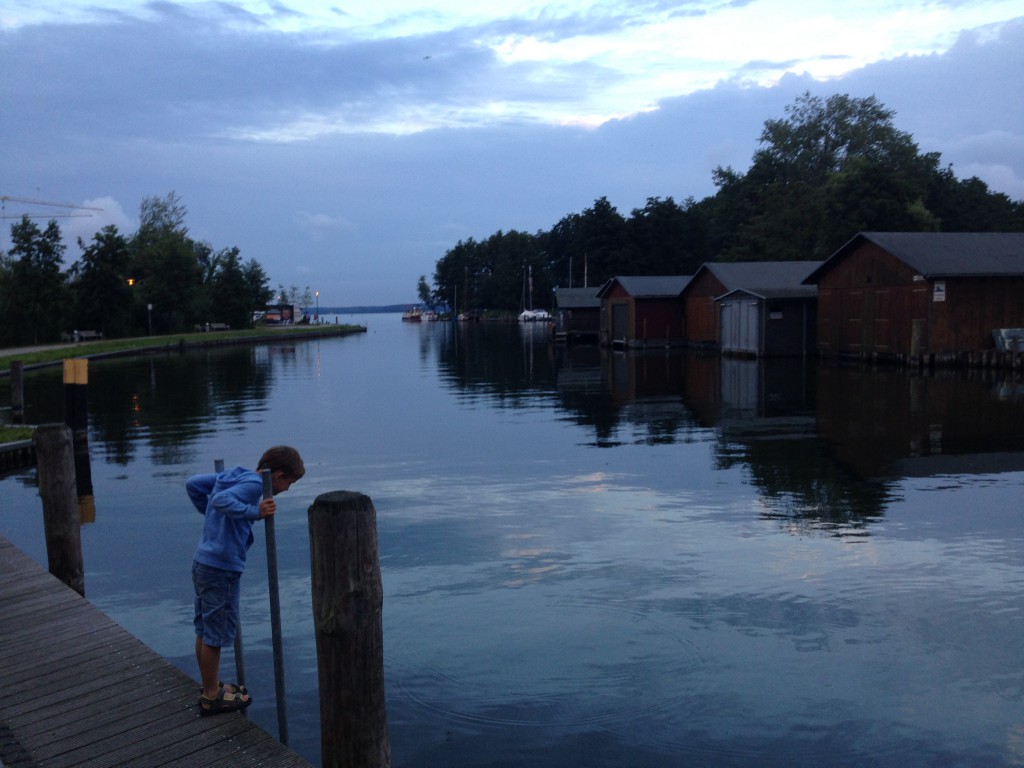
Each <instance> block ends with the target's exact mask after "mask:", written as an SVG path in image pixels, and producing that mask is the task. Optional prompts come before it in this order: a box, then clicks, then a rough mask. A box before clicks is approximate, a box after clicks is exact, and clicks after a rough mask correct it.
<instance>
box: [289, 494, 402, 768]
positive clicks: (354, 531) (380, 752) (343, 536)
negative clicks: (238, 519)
mask: <svg viewBox="0 0 1024 768" xmlns="http://www.w3.org/2000/svg"><path fill="white" fill-rule="evenodd" d="M309 548H310V560H311V570H312V595H313V624H314V629H315V632H316V651H317V667H318V677H319V683H320V747H321V757H322V762H323V765H324V766H330V767H331V768H357V767H358V768H387V767H388V766H390V765H391V746H390V744H389V742H388V730H387V716H386V712H385V702H384V629H383V623H382V616H383V606H384V588H383V585H382V583H381V577H380V560H379V558H378V554H377V512H376V510H375V509H374V507H373V502H372V501H371V500H370V498H369V497H368V496H364V495H363V494H361V493H353V492H350V491H333V492H331V493H325V494H321V495H320V496H318V497H317V498H316V499H315V500H314V502H313V504H312V506H311V507H310V508H309Z"/></svg>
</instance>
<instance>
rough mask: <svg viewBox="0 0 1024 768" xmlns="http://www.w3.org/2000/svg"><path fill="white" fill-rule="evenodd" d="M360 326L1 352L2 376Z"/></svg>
mask: <svg viewBox="0 0 1024 768" xmlns="http://www.w3.org/2000/svg"><path fill="white" fill-rule="evenodd" d="M365 330H366V328H365V327H363V326H361V325H291V326H284V327H281V328H272V329H271V328H247V329H245V330H240V331H216V332H211V333H175V334H169V335H167V336H142V337H137V338H131V339H103V340H101V341H82V342H78V343H77V344H54V345H52V346H46V347H40V348H37V349H33V350H32V351H24V350H22V351H20V352H19V351H17V350H0V376H4V375H8V374H9V373H10V369H11V362H12V361H15V360H20V361H21V363H22V364H23V365H24V366H25V367H26V368H36V367H39V366H42V365H56V364H58V363H61V362H63V361H64V360H66V359H68V358H72V357H89V358H103V357H116V356H121V355H132V354H144V353H152V352H160V351H170V350H176V349H189V348H195V347H212V346H222V345H227V344H246V343H252V342H259V341H280V340H281V339H284V338H287V339H305V338H315V337H319V336H341V335H346V334H350V333H361V332H363V331H365Z"/></svg>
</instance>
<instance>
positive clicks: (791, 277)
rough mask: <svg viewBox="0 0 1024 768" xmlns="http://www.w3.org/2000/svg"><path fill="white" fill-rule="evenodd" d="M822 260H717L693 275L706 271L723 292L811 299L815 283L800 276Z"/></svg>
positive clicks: (809, 272)
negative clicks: (723, 289) (809, 282)
mask: <svg viewBox="0 0 1024 768" xmlns="http://www.w3.org/2000/svg"><path fill="white" fill-rule="evenodd" d="M822 264H824V262H823V261H720V262H706V263H704V264H702V265H701V267H700V269H698V270H697V272H696V274H694V276H693V277H694V279H695V280H696V278H697V277H698V276H699V275H700V274H701V272H705V271H706V272H710V273H711V274H712V275H714V276H715V277H716V278H717V279H718V281H719V282H720V283H721V284H722V285H723V286H725V292H724V293H729V292H730V291H735V290H738V289H742V290H746V291H748V292H750V293H752V294H754V295H757V296H760V297H762V298H804V297H807V298H811V297H813V296H815V295H816V294H817V287H816V286H809V285H806V284H805V283H804V279H805V278H806V277H807V276H808V275H809V274H811V273H812V272H813V271H814V270H816V269H817V268H818V267H820V266H821V265H822Z"/></svg>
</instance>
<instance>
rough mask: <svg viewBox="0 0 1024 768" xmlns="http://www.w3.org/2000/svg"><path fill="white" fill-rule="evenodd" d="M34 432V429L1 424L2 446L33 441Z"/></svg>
mask: <svg viewBox="0 0 1024 768" xmlns="http://www.w3.org/2000/svg"><path fill="white" fill-rule="evenodd" d="M33 431H34V428H33V427H12V426H8V425H3V424H0V444H2V443H17V442H21V441H22V440H31V439H32V432H33Z"/></svg>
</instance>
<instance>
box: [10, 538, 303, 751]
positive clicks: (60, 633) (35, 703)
mask: <svg viewBox="0 0 1024 768" xmlns="http://www.w3.org/2000/svg"><path fill="white" fill-rule="evenodd" d="M197 698H198V684H197V683H196V682H195V681H193V680H192V679H191V678H189V677H188V675H186V674H184V673H183V672H181V671H180V670H179V669H177V668H176V667H174V666H172V665H171V664H169V663H168V662H167V661H165V660H164V659H163V658H162V657H160V656H159V655H158V654H157V653H156V652H155V651H153V650H151V649H149V648H147V647H146V646H145V645H143V644H142V643H141V642H140V641H139V640H138V639H137V638H135V637H133V636H132V635H131V634H129V633H128V632H127V631H126V630H125V629H123V628H122V627H121V626H120V625H118V624H117V623H116V622H114V621H113V620H112V619H110V618H109V617H108V616H106V615H104V614H103V613H101V612H100V611H99V610H97V609H96V608H95V607H94V606H93V605H92V604H91V603H89V602H88V601H87V600H85V599H84V598H82V597H80V596H79V595H78V594H77V593H76V592H74V591H73V590H71V589H69V588H68V587H66V586H65V585H64V584H62V583H61V582H59V581H58V580H57V579H55V578H54V577H53V576H51V575H50V574H49V573H47V572H46V571H45V570H44V569H43V568H41V567H40V566H39V565H38V564H36V563H35V562H34V561H32V560H31V559H30V558H28V557H27V556H25V555H24V554H23V553H22V552H21V551H20V550H18V549H17V548H16V547H15V546H14V545H13V544H11V543H10V542H9V541H8V540H7V539H5V538H3V537H2V536H0V765H4V766H9V767H10V768H14V767H15V766H18V767H19V768H20V767H21V766H26V767H27V766H38V767H39V768H115V766H133V768H160V767H168V768H169V767H171V766H182V767H183V768H184V767H185V766H188V768H192V767H193V766H196V765H202V766H204V767H207V766H208V767H212V768H216V767H217V766H225V767H226V766H238V765H259V766H267V767H268V768H269V767H271V766H283V767H285V768H306V767H308V766H310V763H308V762H307V761H306V760H304V759H303V758H302V757H301V756H299V755H298V754H297V753H295V752H293V751H292V750H290V749H288V748H287V747H285V746H283V745H281V744H279V743H278V742H277V741H275V740H274V738H273V737H272V736H270V734H268V733H267V732H266V731H263V730H262V729H260V728H259V727H258V726H256V725H254V724H253V723H252V722H251V721H249V720H248V719H246V718H245V717H244V716H242V715H241V714H238V713H231V714H225V715H217V716H215V717H200V715H199V712H198V709H197V707H196V699H197Z"/></svg>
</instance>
